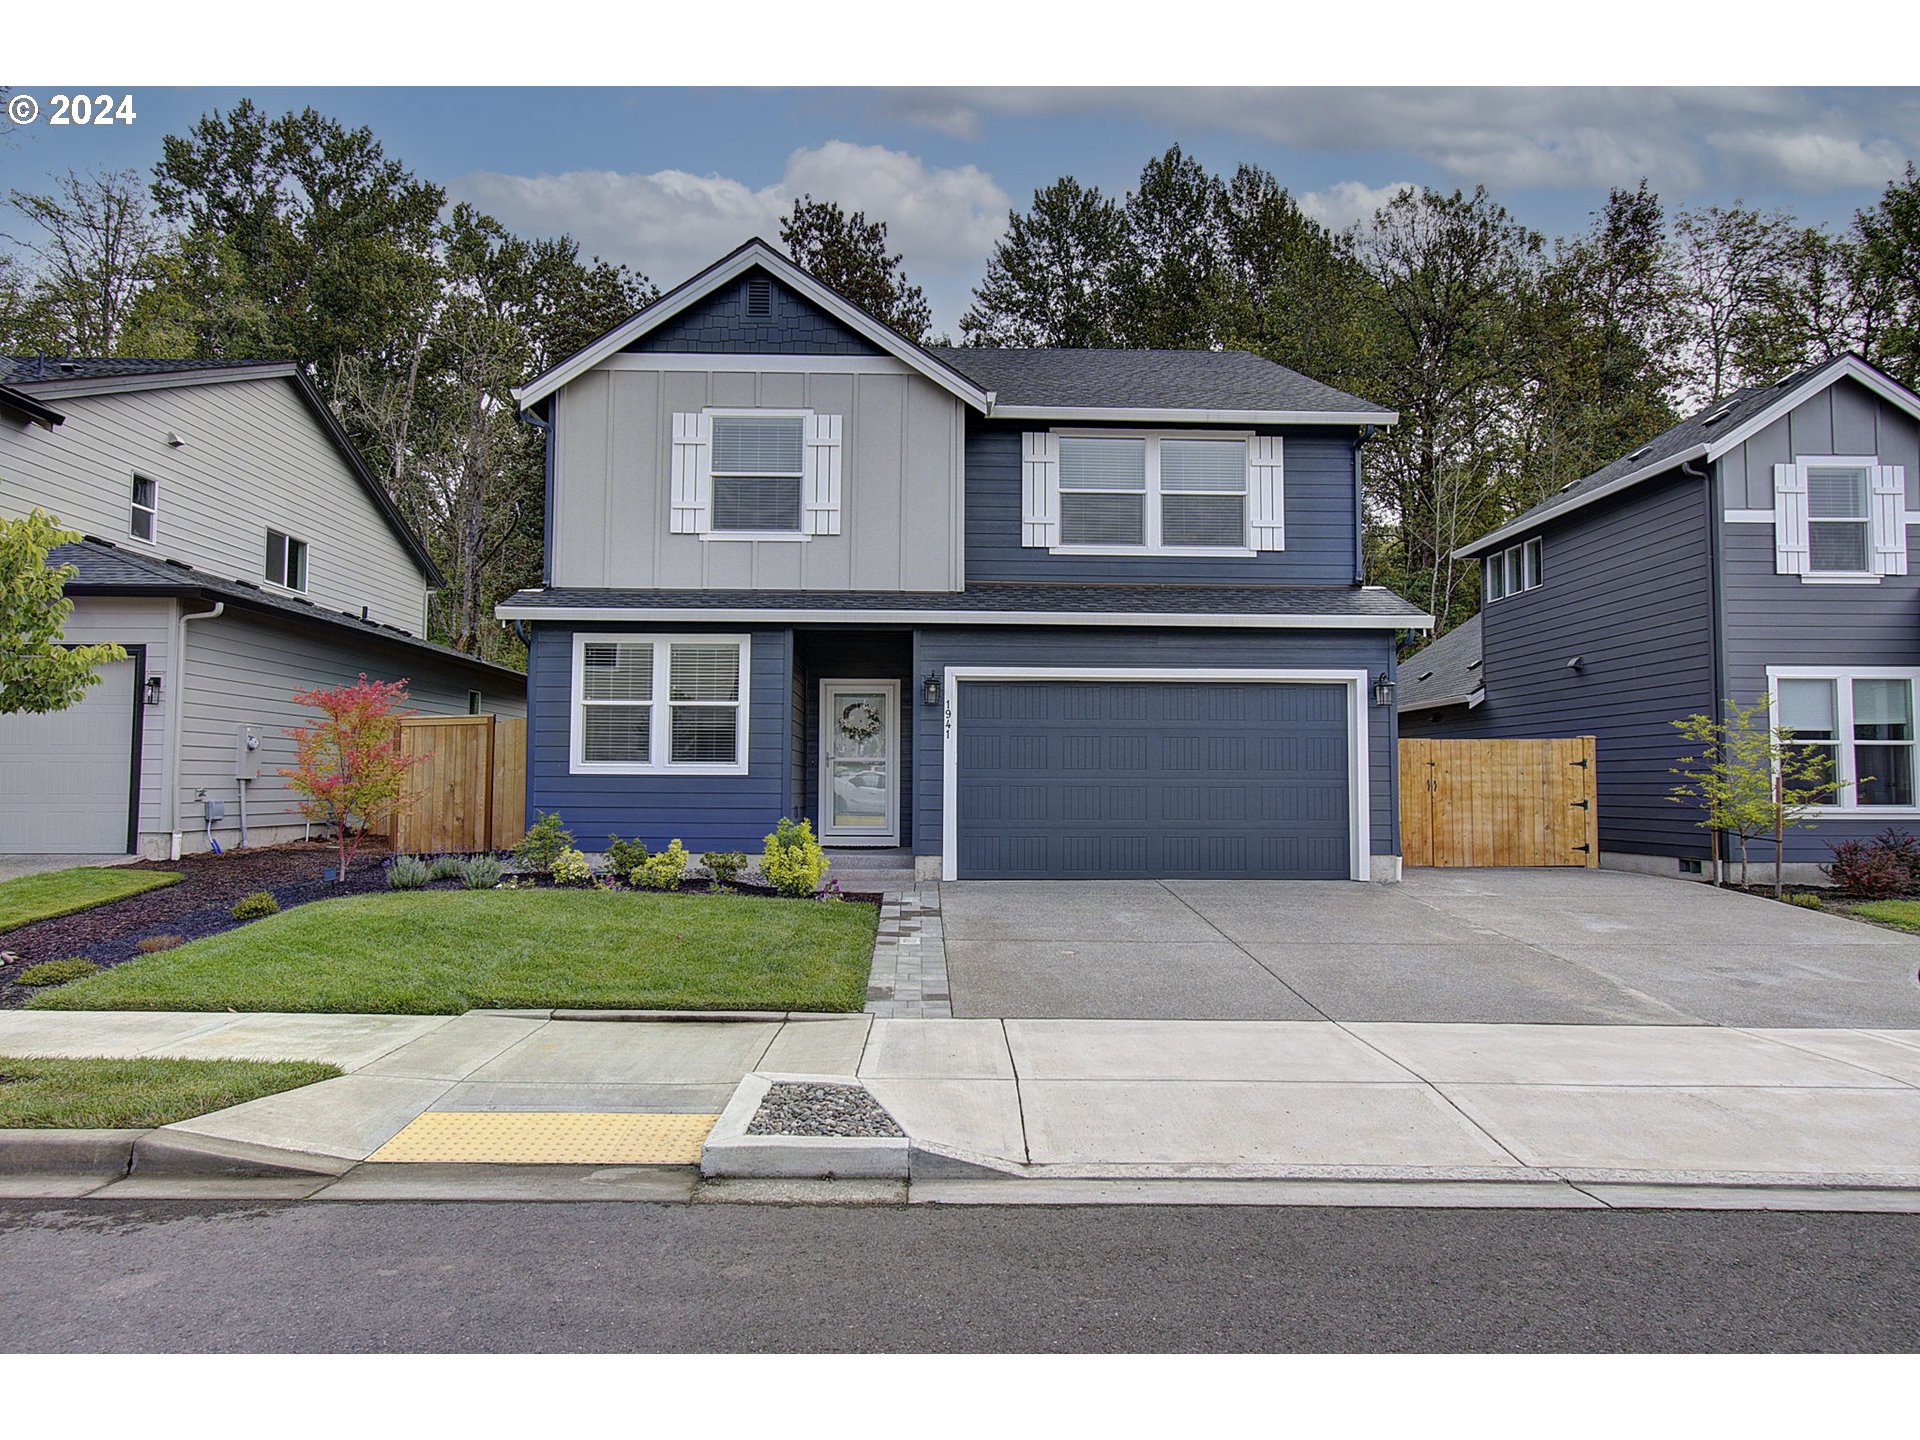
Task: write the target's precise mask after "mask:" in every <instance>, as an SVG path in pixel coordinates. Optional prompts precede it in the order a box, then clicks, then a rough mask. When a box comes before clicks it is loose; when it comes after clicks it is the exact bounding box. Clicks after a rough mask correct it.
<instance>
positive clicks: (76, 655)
mask: <svg viewBox="0 0 1920 1440" xmlns="http://www.w3.org/2000/svg"><path fill="white" fill-rule="evenodd" d="M79 538H80V534H79V532H78V531H76V530H62V529H61V528H60V525H59V522H58V521H57V520H55V519H54V518H53V516H51V515H49V514H47V512H46V511H44V510H38V509H36V510H34V511H33V512H31V513H30V514H28V515H27V516H26V517H25V518H24V519H20V520H8V519H5V518H3V517H0V715H16V714H29V715H46V714H51V713H52V712H54V711H56V710H65V709H67V708H68V707H70V706H72V705H74V704H75V703H77V702H78V701H79V699H80V697H81V696H82V695H84V694H86V693H87V689H88V687H89V686H92V685H98V684H99V683H100V676H99V674H98V673H97V668H98V667H99V666H101V665H105V664H108V663H110V662H112V661H115V660H124V659H126V658H127V652H126V651H125V650H122V649H121V648H120V647H119V646H118V645H112V644H105V645H64V644H62V643H61V640H60V635H61V631H62V629H63V628H64V627H65V625H66V623H67V616H69V615H70V614H72V613H73V602H72V601H71V600H69V599H67V597H66V594H65V591H66V584H67V581H69V580H71V579H72V578H73V576H74V574H75V569H74V567H73V566H72V565H56V564H49V563H48V555H49V554H50V552H51V551H52V550H53V548H54V547H55V546H56V545H71V544H72V543H73V542H74V541H76V540H78V539H79Z"/></svg>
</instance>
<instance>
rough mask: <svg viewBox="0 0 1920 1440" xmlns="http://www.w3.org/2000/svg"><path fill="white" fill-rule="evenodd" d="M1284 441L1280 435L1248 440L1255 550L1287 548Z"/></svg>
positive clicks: (1249, 500)
mask: <svg viewBox="0 0 1920 1440" xmlns="http://www.w3.org/2000/svg"><path fill="white" fill-rule="evenodd" d="M1284 443H1285V442H1283V441H1282V440H1281V438H1280V437H1279V436H1278V435H1256V436H1254V437H1253V439H1251V440H1249V441H1248V442H1247V445H1248V447H1249V450H1250V454H1249V456H1248V461H1249V468H1248V471H1247V518H1248V520H1249V522H1250V523H1251V526H1252V531H1253V548H1254V549H1256V550H1284V549H1286V548H1287V486H1286V465H1285V463H1284Z"/></svg>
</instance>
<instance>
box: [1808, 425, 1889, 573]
mask: <svg viewBox="0 0 1920 1440" xmlns="http://www.w3.org/2000/svg"><path fill="white" fill-rule="evenodd" d="M1879 466H1880V457H1879V456H1878V455H1795V456H1794V457H1793V468H1794V469H1795V470H1796V471H1798V472H1799V479H1800V493H1801V494H1802V495H1803V496H1804V495H1806V493H1807V471H1809V470H1864V471H1866V472H1867V513H1866V514H1865V515H1864V516H1862V517H1861V518H1860V519H1859V520H1852V519H1841V518H1839V517H1835V516H1826V517H1824V518H1825V519H1826V520H1827V521H1829V522H1831V523H1840V524H1848V525H1860V526H1861V527H1862V528H1863V529H1865V531H1866V532H1867V558H1868V559H1869V560H1871V559H1872V558H1873V555H1874V550H1875V546H1876V543H1877V540H1878V536H1877V535H1876V534H1875V530H1876V528H1877V527H1876V525H1875V522H1874V518H1873V476H1874V472H1875V471H1876V470H1877V469H1878V468H1879ZM1801 503H1802V506H1803V508H1807V507H1806V502H1805V501H1804V500H1803V501H1802V502H1801ZM1902 518H1904V515H1903V517H1902ZM1801 523H1802V524H1804V525H1805V526H1806V527H1807V534H1806V536H1805V537H1803V538H1805V539H1806V540H1807V561H1806V563H1807V567H1808V568H1807V569H1805V570H1803V571H1801V572H1800V583H1801V584H1802V585H1878V584H1879V583H1880V581H1881V578H1882V577H1881V575H1880V573H1879V572H1878V571H1876V570H1815V569H1813V568H1812V566H1813V542H1812V538H1811V537H1812V535H1813V525H1814V523H1815V519H1814V516H1813V515H1812V513H1811V510H1810V508H1809V509H1808V513H1807V514H1806V516H1805V518H1804V519H1803V520H1802V521H1801Z"/></svg>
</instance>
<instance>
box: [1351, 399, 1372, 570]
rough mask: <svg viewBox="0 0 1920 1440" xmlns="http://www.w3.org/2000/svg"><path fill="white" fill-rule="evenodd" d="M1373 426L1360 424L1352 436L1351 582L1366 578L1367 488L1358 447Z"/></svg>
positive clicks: (1367, 437) (1366, 440) (1370, 435)
mask: <svg viewBox="0 0 1920 1440" xmlns="http://www.w3.org/2000/svg"><path fill="white" fill-rule="evenodd" d="M1373 433H1374V431H1373V426H1371V425H1362V426H1361V427H1360V433H1359V434H1358V435H1356V436H1354V437H1353V583H1354V584H1356V585H1364V584H1365V583H1366V580H1367V547H1366V541H1365V539H1364V538H1363V536H1362V533H1361V532H1362V529H1363V527H1364V526H1365V525H1366V523H1367V488H1366V482H1365V479H1364V476H1363V474H1362V471H1361V467H1360V447H1361V446H1363V445H1365V444H1366V443H1367V442H1368V441H1369V440H1371V439H1372V438H1373Z"/></svg>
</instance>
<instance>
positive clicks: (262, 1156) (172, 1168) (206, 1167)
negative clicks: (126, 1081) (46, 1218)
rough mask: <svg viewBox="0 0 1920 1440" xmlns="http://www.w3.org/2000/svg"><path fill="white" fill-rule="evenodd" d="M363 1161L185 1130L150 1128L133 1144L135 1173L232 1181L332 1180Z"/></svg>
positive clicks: (133, 1167) (133, 1168)
mask: <svg viewBox="0 0 1920 1440" xmlns="http://www.w3.org/2000/svg"><path fill="white" fill-rule="evenodd" d="M359 1163H360V1162H359V1161H357V1160H343V1159H341V1158H339V1157H338V1156H334V1155H314V1154H309V1153H308V1152H306V1151H303V1150H280V1149H276V1148H275V1147H273V1146H271V1145H255V1144H252V1143H250V1142H248V1141H245V1140H222V1139H220V1138H219V1137H217V1136H213V1135H195V1134H193V1133H191V1132H190V1131H185V1130H149V1131H147V1132H146V1133H144V1134H143V1135H141V1136H140V1137H139V1138H138V1139H137V1140H135V1141H134V1143H133V1166H132V1173H133V1174H135V1175H165V1176H170V1177H187V1176H196V1177H199V1178H202V1179H206V1178H220V1179H230V1180H234V1179H245V1180H274V1179H286V1178H289V1177H319V1178H323V1179H333V1178H334V1177H336V1176H340V1175H344V1174H346V1173H347V1171H349V1170H351V1169H353V1167H354V1166H355V1165H357V1164H359Z"/></svg>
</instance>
